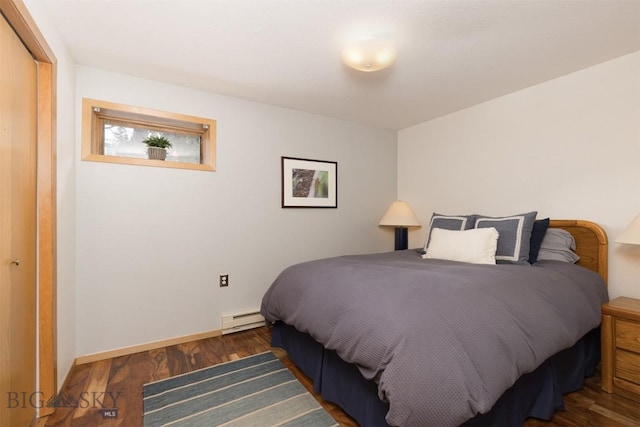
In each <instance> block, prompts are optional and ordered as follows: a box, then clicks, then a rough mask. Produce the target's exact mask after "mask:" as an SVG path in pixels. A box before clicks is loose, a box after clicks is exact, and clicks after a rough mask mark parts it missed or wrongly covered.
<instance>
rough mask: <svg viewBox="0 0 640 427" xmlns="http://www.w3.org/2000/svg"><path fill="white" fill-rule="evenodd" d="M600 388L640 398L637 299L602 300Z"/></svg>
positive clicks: (639, 321) (636, 398)
mask: <svg viewBox="0 0 640 427" xmlns="http://www.w3.org/2000/svg"><path fill="white" fill-rule="evenodd" d="M601 332H602V336H601V338H602V389H603V390H604V391H607V392H609V393H615V394H619V395H621V396H624V397H626V398H629V399H632V400H634V401H636V402H640V300H637V299H633V298H624V297H621V298H616V299H614V300H613V301H609V302H606V303H604V304H602V329H601Z"/></svg>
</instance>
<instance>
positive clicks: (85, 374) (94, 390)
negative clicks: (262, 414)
mask: <svg viewBox="0 0 640 427" xmlns="http://www.w3.org/2000/svg"><path fill="white" fill-rule="evenodd" d="M269 341H270V332H269V329H268V328H258V329H253V330H249V331H244V332H238V333H235V334H230V335H224V336H221V337H216V338H209V339H204V340H200V341H194V342H190V343H186V344H180V345H175V346H170V347H165V348H161V349H157V350H151V351H146V352H141V353H136V354H132V355H128V356H121V357H116V358H114V359H108V360H103V361H99V362H94V363H90V364H85V365H79V366H76V367H75V368H74V369H73V370H72V371H71V373H70V374H69V377H68V378H67V381H66V383H65V385H64V387H63V389H62V393H61V394H63V395H65V396H67V397H71V398H75V399H76V400H78V407H76V408H72V407H60V408H58V409H57V410H56V412H55V413H54V414H53V415H51V416H50V417H49V419H48V420H47V421H46V426H50V427H62V426H92V427H93V426H110V427H111V426H123V427H132V426H141V425H142V386H143V385H144V384H146V383H148V382H151V381H156V380H160V379H163V378H168V377H171V376H174V375H178V374H182V373H185V372H189V371H192V370H195V369H201V368H204V367H207V366H211V365H215V364H217V363H221V362H226V361H229V360H235V359H239V358H242V357H245V356H249V355H251V354H256V353H261V352H264V351H267V350H270V349H271V346H270V345H269ZM272 350H273V351H274V353H275V354H276V355H277V356H278V357H279V358H280V359H281V360H282V361H283V363H284V364H285V365H286V366H287V367H289V369H291V371H292V372H293V373H294V374H295V376H296V377H297V378H298V379H299V380H300V381H301V382H302V383H303V384H304V385H305V386H306V387H307V389H308V390H310V391H311V383H310V381H309V379H308V378H307V377H306V376H305V375H304V374H302V373H301V372H300V371H299V370H298V369H297V368H296V367H295V366H294V365H293V364H292V363H291V361H290V360H289V358H288V357H287V355H286V353H285V352H284V351H282V350H279V349H272ZM316 399H317V400H318V401H319V402H320V403H321V404H322V405H323V406H324V407H325V408H326V409H327V411H328V412H329V413H330V414H331V415H333V416H334V418H335V419H336V420H337V421H338V422H339V423H340V424H341V425H343V426H357V424H356V423H355V422H354V421H353V420H352V419H351V418H349V416H348V415H346V414H345V413H344V412H342V411H341V410H340V408H338V407H337V406H336V405H333V404H331V403H330V402H326V401H324V400H323V399H322V398H321V397H319V396H316ZM114 401H115V404H114V403H113V402H114ZM564 402H565V406H566V409H567V410H566V411H565V412H556V414H555V415H554V417H553V419H552V420H551V421H540V420H534V419H530V420H528V421H527V422H526V423H525V426H527V427H534V426H535V427H540V426H546V427H556V426H575V427H578V426H580V427H583V426H603V427H609V426H611V427H613V426H638V425H640V404H638V403H635V402H633V401H631V400H627V399H624V398H622V397H618V396H614V395H610V394H608V393H605V392H603V391H602V390H601V389H600V375H599V373H598V374H597V375H595V376H593V377H591V378H589V379H588V380H587V383H586V385H585V387H584V388H583V389H582V390H580V391H578V392H576V393H571V394H569V395H567V396H565V398H564ZM103 406H104V408H113V407H115V408H117V418H108V417H107V418H105V417H104V416H103V414H102V413H101V411H100V409H101V408H102V407H103ZM112 415H113V414H112Z"/></svg>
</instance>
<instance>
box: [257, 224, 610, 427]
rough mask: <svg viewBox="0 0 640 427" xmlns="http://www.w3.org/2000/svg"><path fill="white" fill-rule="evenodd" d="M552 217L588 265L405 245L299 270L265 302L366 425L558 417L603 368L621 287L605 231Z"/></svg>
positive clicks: (285, 338) (278, 335)
mask: <svg viewBox="0 0 640 427" xmlns="http://www.w3.org/2000/svg"><path fill="white" fill-rule="evenodd" d="M548 226H549V229H550V230H551V229H563V230H566V231H568V232H569V233H570V235H571V236H572V237H573V239H575V254H577V256H578V257H579V261H578V262H577V263H576V264H575V265H574V264H573V263H569V262H561V261H554V260H541V261H538V262H537V263H535V264H533V265H529V264H526V265H522V264H510V263H506V264H497V265H479V264H469V263H464V262H458V261H450V260H441V259H423V258H422V257H421V256H420V254H419V253H418V251H416V250H405V251H395V252H390V253H383V254H369V255H354V256H342V257H335V258H327V259H323V260H316V261H311V262H306V263H301V264H296V265H294V266H291V267H289V268H287V269H285V270H284V271H283V272H282V273H281V274H280V276H279V277H278V278H277V279H276V280H275V281H274V283H273V284H272V285H271V287H270V288H269V289H268V291H267V292H266V294H265V296H264V298H263V302H262V308H261V311H262V314H263V315H264V316H265V318H266V319H267V321H268V322H270V323H272V324H273V329H272V345H273V346H274V347H280V348H283V349H285V350H286V351H287V353H288V354H289V356H290V358H291V359H292V360H293V362H294V363H296V365H298V366H299V367H300V368H301V369H302V370H303V371H304V372H305V373H306V374H307V375H308V376H309V377H310V378H311V379H312V381H313V383H314V389H315V390H316V392H318V393H320V394H321V395H322V396H323V397H324V398H325V399H326V400H329V401H332V402H334V403H336V404H338V405H339V406H341V407H342V408H343V409H344V410H345V412H347V413H348V414H349V415H351V416H352V417H353V418H354V419H356V421H357V422H358V423H359V424H360V425H363V426H386V425H399V426H429V425H438V426H445V425H463V424H464V425H519V424H522V423H523V421H524V419H525V418H527V417H537V418H542V419H549V418H550V417H551V416H552V414H553V412H554V411H555V410H561V409H562V408H563V407H562V395H563V394H565V393H568V392H571V391H574V390H577V389H579V388H580V387H582V384H583V380H584V378H585V376H589V375H592V374H593V372H594V369H595V366H596V364H597V362H598V360H599V342H600V340H599V324H600V319H601V312H600V305H601V303H602V302H604V301H606V300H607V299H608V296H607V292H606V280H607V238H606V234H605V233H604V231H603V229H602V228H601V227H600V226H598V225H597V224H595V223H592V222H589V221H582V220H551V221H550V222H549V223H548ZM427 276H428V278H427ZM427 281H428V282H427ZM425 283H428V284H425Z"/></svg>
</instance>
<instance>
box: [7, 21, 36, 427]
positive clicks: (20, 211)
mask: <svg viewBox="0 0 640 427" xmlns="http://www.w3.org/2000/svg"><path fill="white" fill-rule="evenodd" d="M36 143H37V67H36V63H35V61H34V59H33V58H32V56H31V54H30V53H29V52H28V51H27V49H26V48H25V47H24V45H23V44H22V42H21V41H20V39H19V38H18V37H17V36H16V34H15V33H14V31H13V30H12V29H11V27H10V26H9V25H8V24H7V22H6V21H5V19H4V17H1V15H0V393H1V394H0V396H2V401H1V402H0V426H11V427H21V426H28V425H29V424H30V422H31V420H32V419H33V418H34V416H35V413H36V406H38V405H39V404H40V402H39V400H38V398H39V396H38V394H37V385H36V287H37V284H36V282H37V276H36V266H37V260H36V249H37V241H36V236H37V234H36V232H37V230H36V228H37V213H36V210H37V199H36V197H37V194H36V190H37V189H36V172H37V171H36V166H37V165H36V154H37V152H36Z"/></svg>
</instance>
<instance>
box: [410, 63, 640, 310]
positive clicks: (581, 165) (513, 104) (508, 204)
mask: <svg viewBox="0 0 640 427" xmlns="http://www.w3.org/2000/svg"><path fill="white" fill-rule="evenodd" d="M496 78H500V76H496ZM639 191H640V52H636V53H633V54H630V55H627V56H623V57H620V58H617V59H615V60H612V61H609V62H605V63H603V64H599V65H597V66H594V67H591V68H588V69H585V70H582V71H579V72H576V73H573V74H570V75H567V76H564V77H561V78H558V79H555V80H551V81H548V82H545V83H542V84H540V85H537V86H534V87H531V88H528V89H525V90H522V91H519V92H515V93H513V94H510V95H507V96H504V97H501V98H497V99H494V100H491V101H488V102H485V103H483V104H480V105H477V106H474V107H471V108H468V109H465V110H463V111H459V112H456V113H453V114H450V115H447V116H444V117H441V118H438V119H435V120H431V121H428V122H424V123H421V124H419V125H416V126H413V127H410V128H407V129H403V130H402V131H400V132H399V134H398V196H399V198H400V199H403V200H407V201H409V202H410V203H411V204H412V206H413V207H414V209H415V210H416V213H417V214H418V215H419V216H420V218H421V219H422V220H423V221H424V223H425V224H426V223H427V222H428V220H429V218H430V216H431V213H432V212H433V211H438V212H440V213H445V214H447V213H449V214H455V213H482V214H488V215H491V214H494V215H502V214H510V213H519V212H524V211H530V210H537V211H538V212H539V213H538V217H539V218H544V217H551V218H580V219H587V220H591V221H595V222H597V223H599V224H601V225H602V226H604V228H605V230H606V232H607V233H608V236H609V242H610V246H609V295H610V297H612V298H614V297H617V296H621V295H624V296H631V297H634V296H635V297H640V248H635V247H629V246H624V245H619V244H616V243H613V240H614V238H615V237H616V235H617V234H618V233H619V232H620V231H621V230H622V229H624V227H625V226H626V225H627V224H628V223H629V222H630V221H631V220H632V219H633V218H634V217H635V215H636V214H638V213H639V212H640V197H639ZM425 234H426V229H425V228H422V229H419V230H414V231H412V232H410V237H409V239H410V245H411V246H416V247H417V246H421V245H422V244H423V242H424V238H425Z"/></svg>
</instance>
